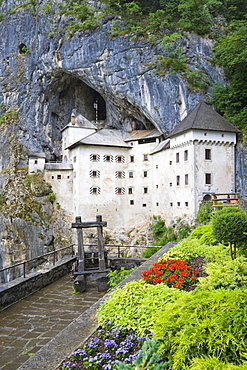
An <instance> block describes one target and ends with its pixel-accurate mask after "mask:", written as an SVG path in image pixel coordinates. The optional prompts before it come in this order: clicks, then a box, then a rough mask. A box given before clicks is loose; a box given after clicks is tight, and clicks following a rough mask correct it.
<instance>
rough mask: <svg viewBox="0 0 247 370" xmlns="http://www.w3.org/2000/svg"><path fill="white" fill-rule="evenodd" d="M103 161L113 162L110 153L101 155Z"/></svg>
mask: <svg viewBox="0 0 247 370" xmlns="http://www.w3.org/2000/svg"><path fill="white" fill-rule="evenodd" d="M103 161H104V162H113V158H112V156H111V155H104V157H103Z"/></svg>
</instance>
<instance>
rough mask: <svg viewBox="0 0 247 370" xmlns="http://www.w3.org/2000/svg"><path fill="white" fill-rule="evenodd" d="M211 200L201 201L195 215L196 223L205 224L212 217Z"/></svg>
mask: <svg viewBox="0 0 247 370" xmlns="http://www.w3.org/2000/svg"><path fill="white" fill-rule="evenodd" d="M212 212H213V207H212V202H210V203H209V202H202V203H201V204H200V206H199V210H198V212H197V215H196V224H207V223H208V222H210V219H211V217H212Z"/></svg>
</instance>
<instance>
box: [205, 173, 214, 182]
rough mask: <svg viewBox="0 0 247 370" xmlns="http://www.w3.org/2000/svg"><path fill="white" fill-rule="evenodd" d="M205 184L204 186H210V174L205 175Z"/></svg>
mask: <svg viewBox="0 0 247 370" xmlns="http://www.w3.org/2000/svg"><path fill="white" fill-rule="evenodd" d="M205 184H206V185H211V184H212V176H211V173H205Z"/></svg>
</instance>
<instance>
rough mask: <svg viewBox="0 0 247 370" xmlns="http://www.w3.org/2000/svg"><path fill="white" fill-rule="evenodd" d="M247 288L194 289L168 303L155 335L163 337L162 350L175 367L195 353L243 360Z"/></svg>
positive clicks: (189, 360) (185, 363) (178, 369)
mask: <svg viewBox="0 0 247 370" xmlns="http://www.w3.org/2000/svg"><path fill="white" fill-rule="evenodd" d="M246 300H247V290H241V289H235V290H225V289H219V290H215V291H212V292H208V291H199V290H195V291H193V292H190V293H187V294H185V295H183V296H181V297H180V298H178V299H177V300H176V301H175V302H172V303H167V304H166V306H165V307H163V310H162V311H160V313H159V314H158V316H157V318H156V321H155V325H154V335H155V337H156V338H158V339H159V338H162V339H163V338H164V344H162V352H163V353H164V356H165V357H167V358H168V359H169V360H170V361H172V369H173V370H181V369H185V368H188V366H190V365H191V364H192V360H193V358H195V357H198V358H204V357H205V356H214V357H217V358H218V359H219V360H220V361H224V362H232V363H233V364H237V365H238V364H241V363H242V362H243V361H245V360H246V350H247V326H246V321H247V307H246Z"/></svg>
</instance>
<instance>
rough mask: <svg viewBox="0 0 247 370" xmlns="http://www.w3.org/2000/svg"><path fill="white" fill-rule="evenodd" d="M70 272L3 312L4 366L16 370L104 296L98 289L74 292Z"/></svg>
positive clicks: (0, 348)
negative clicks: (79, 292)
mask: <svg viewBox="0 0 247 370" xmlns="http://www.w3.org/2000/svg"><path fill="white" fill-rule="evenodd" d="M72 290H73V279H72V278H71V277H70V276H69V275H67V276H64V277H63V278H61V279H59V280H58V281H56V282H55V283H53V284H51V285H49V286H47V287H45V288H43V289H41V290H40V291H38V292H36V293H34V294H32V295H30V296H29V297H27V298H25V299H23V300H22V301H20V302H18V303H16V304H14V305H12V306H11V307H9V308H6V309H5V310H3V311H1V312H0V369H4V370H16V369H18V367H20V366H21V365H22V364H23V363H24V362H25V361H26V360H27V359H28V358H30V356H32V354H34V353H36V352H37V351H38V350H39V349H41V348H42V346H44V345H46V344H47V343H48V342H49V341H50V340H51V339H52V338H54V337H55V336H56V335H57V334H58V333H59V332H60V331H61V330H63V329H64V328H65V327H67V326H68V325H69V324H70V323H71V322H72V321H73V320H74V319H76V318H78V317H79V316H80V315H81V314H82V313H83V312H84V311H86V310H87V309H88V308H90V307H91V306H92V305H93V304H94V303H95V302H97V301H98V300H99V299H100V298H101V297H103V296H104V293H103V292H98V291H97V289H96V288H94V287H91V288H88V289H87V291H86V292H84V293H82V294H72Z"/></svg>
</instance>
